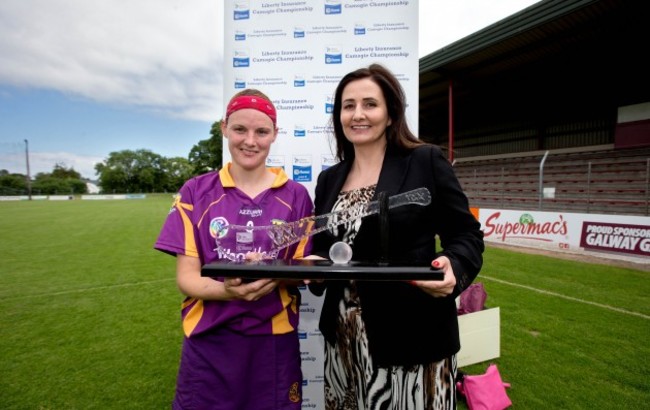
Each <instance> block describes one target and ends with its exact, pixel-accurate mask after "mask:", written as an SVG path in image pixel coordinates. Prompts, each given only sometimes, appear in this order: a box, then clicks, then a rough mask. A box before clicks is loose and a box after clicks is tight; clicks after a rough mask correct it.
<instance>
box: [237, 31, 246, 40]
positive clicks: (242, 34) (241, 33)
mask: <svg viewBox="0 0 650 410" xmlns="http://www.w3.org/2000/svg"><path fill="white" fill-rule="evenodd" d="M235 41H246V32H245V31H244V30H235Z"/></svg>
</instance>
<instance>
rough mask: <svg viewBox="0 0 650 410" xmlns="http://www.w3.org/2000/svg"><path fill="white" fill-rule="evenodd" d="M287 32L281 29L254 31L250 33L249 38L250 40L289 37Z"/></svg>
mask: <svg viewBox="0 0 650 410" xmlns="http://www.w3.org/2000/svg"><path fill="white" fill-rule="evenodd" d="M287 36H288V35H287V33H286V31H284V30H282V29H280V28H274V29H264V30H262V29H253V31H251V32H250V33H248V37H250V38H276V37H287Z"/></svg>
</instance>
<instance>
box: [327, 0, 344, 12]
mask: <svg viewBox="0 0 650 410" xmlns="http://www.w3.org/2000/svg"><path fill="white" fill-rule="evenodd" d="M341 10H342V9H341V1H340V0H325V14H341Z"/></svg>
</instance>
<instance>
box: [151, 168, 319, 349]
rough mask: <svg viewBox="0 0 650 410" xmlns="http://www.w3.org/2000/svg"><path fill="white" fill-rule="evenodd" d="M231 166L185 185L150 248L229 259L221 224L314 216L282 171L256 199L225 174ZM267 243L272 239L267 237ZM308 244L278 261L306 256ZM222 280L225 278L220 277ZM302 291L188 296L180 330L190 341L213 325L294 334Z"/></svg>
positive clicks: (266, 222) (245, 331) (259, 223)
mask: <svg viewBox="0 0 650 410" xmlns="http://www.w3.org/2000/svg"><path fill="white" fill-rule="evenodd" d="M229 168H230V164H228V165H227V166H225V167H223V168H222V169H221V170H220V171H219V172H216V171H215V172H210V173H207V174H204V175H200V176H197V177H194V178H192V179H190V180H189V181H187V182H186V183H185V184H184V185H183V187H182V188H181V189H180V191H179V192H178V194H177V195H176V197H175V199H174V204H173V206H172V208H171V210H170V211H169V214H168V216H167V219H166V220H165V223H164V225H163V227H162V229H161V231H160V235H159V236H158V239H157V241H156V243H155V245H154V248H155V249H158V250H160V251H162V252H166V253H169V254H172V255H179V254H180V255H187V256H194V257H198V258H199V259H200V261H201V265H204V264H206V263H210V262H213V261H216V260H218V259H221V258H224V257H231V256H232V253H231V252H228V255H226V254H222V255H219V252H218V251H217V242H216V239H217V238H216V237H217V234H218V233H220V232H221V231H220V228H221V227H222V226H224V225H229V224H232V225H248V226H264V225H271V224H274V223H275V224H277V223H283V222H292V221H296V220H298V219H300V218H303V217H306V216H311V215H313V204H312V201H311V198H310V197H309V193H308V192H307V189H306V188H305V187H304V186H303V185H301V184H299V183H297V182H295V181H292V180H290V179H289V178H288V177H287V175H286V173H285V172H284V171H283V170H282V169H281V168H269V170H271V171H272V172H274V173H275V174H276V178H275V181H274V182H273V185H272V187H271V188H270V189H267V190H265V191H263V192H262V193H260V194H259V195H258V196H257V197H255V198H250V197H249V196H248V195H246V194H244V193H243V192H241V191H240V190H239V189H238V188H237V187H236V186H235V183H234V181H233V179H232V177H231V176H230V173H229ZM268 240H269V241H270V238H269V239H268ZM310 248H311V241H310V240H309V239H304V240H302V241H301V242H299V243H297V244H294V245H292V246H289V247H287V248H285V249H283V250H282V251H281V252H280V254H279V255H278V258H284V259H290V258H301V257H303V256H305V255H308V252H309V250H310ZM221 280H223V279H221ZM299 297H300V293H299V292H298V291H297V290H296V289H293V291H292V292H290V291H289V289H287V288H286V287H284V286H280V287H278V288H277V289H276V291H274V292H272V293H270V294H268V295H266V296H264V297H263V298H261V299H259V300H257V301H254V302H249V301H243V300H234V301H208V300H205V301H204V300H200V299H195V298H190V297H188V298H186V299H185V300H184V301H183V305H182V319H183V329H184V331H185V334H186V335H187V336H188V337H190V336H192V335H197V334H200V333H202V332H205V331H207V330H209V329H211V328H214V327H216V326H223V327H227V328H229V329H231V330H233V331H235V332H238V333H242V334H282V333H289V332H292V331H295V330H297V328H298V308H299V304H300V300H299Z"/></svg>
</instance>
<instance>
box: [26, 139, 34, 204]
mask: <svg viewBox="0 0 650 410" xmlns="http://www.w3.org/2000/svg"><path fill="white" fill-rule="evenodd" d="M25 163H26V164H27V196H28V198H29V200H30V201H31V200H32V178H31V177H30V175H29V143H28V142H27V140H25Z"/></svg>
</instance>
